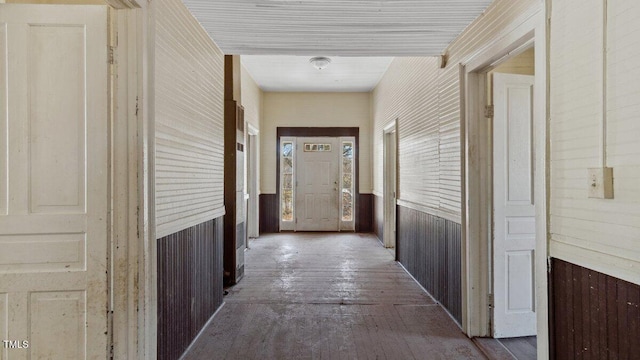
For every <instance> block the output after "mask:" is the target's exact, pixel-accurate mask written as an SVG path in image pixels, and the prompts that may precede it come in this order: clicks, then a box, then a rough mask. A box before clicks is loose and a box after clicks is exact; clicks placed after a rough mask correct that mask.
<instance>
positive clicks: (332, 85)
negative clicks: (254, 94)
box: [240, 55, 393, 92]
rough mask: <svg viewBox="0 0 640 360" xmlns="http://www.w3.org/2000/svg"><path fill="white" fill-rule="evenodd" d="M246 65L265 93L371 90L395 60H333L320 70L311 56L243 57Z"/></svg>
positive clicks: (337, 58) (369, 58)
mask: <svg viewBox="0 0 640 360" xmlns="http://www.w3.org/2000/svg"><path fill="white" fill-rule="evenodd" d="M240 58H241V61H242V65H244V67H245V68H246V69H247V71H248V72H249V73H250V74H251V77H252V78H253V79H254V80H255V81H256V83H257V84H258V86H260V88H261V89H262V90H264V91H292V92H295V91H305V92H314V91H335V92H340V91H354V92H357V91H360V92H362V91H364V92H367V91H371V90H373V88H374V87H375V86H376V85H377V84H378V81H380V78H382V75H384V73H385V71H387V68H388V67H389V64H391V61H392V60H393V58H391V57H331V64H329V66H327V67H326V68H325V69H322V70H318V69H316V68H315V67H313V65H311V64H310V63H309V59H310V56H291V55H287V56H277V55H251V56H241V57H240Z"/></svg>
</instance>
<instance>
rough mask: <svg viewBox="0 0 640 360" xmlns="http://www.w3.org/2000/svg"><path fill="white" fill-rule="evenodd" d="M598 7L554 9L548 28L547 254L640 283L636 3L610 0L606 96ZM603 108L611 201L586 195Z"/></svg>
mask: <svg viewBox="0 0 640 360" xmlns="http://www.w3.org/2000/svg"><path fill="white" fill-rule="evenodd" d="M603 4H604V2H603V1H600V0H588V1H581V0H567V1H559V2H554V5H553V8H552V19H562V21H557V22H554V23H553V26H551V52H550V64H551V67H550V72H551V74H550V76H551V79H552V81H551V89H550V92H551V93H550V99H551V102H550V107H551V121H550V131H549V134H550V141H551V153H550V156H551V164H550V167H551V185H550V186H551V189H550V192H551V201H550V213H551V214H550V215H551V218H550V225H551V228H550V230H551V242H550V254H551V256H554V257H558V258H561V259H563V260H566V261H570V262H572V263H575V264H578V265H581V266H585V267H589V268H591V269H593V270H596V271H600V272H603V273H605V274H608V275H611V276H615V277H618V278H621V279H624V280H627V281H631V282H633V283H636V284H640V186H638V184H639V183H640V142H639V141H638V139H640V122H638V112H639V111H640V96H639V95H640V82H638V79H640V63H639V62H638V60H637V55H638V54H640V38H638V36H637V34H638V32H639V31H640V23H638V21H637V19H638V17H640V3H638V2H633V1H608V8H607V11H606V13H607V18H608V19H607V24H608V26H607V29H606V30H607V34H608V36H607V50H608V56H607V59H606V60H607V66H606V99H605V97H604V96H603V94H604V93H605V92H604V91H603V90H604V88H603V84H604V81H603V69H604V65H603V64H604V63H603V61H604V57H603V52H602V46H603V30H604V26H603V24H604V8H603ZM584 24H590V25H589V26H588V27H585V26H584ZM605 100H606V102H604V101H605ZM605 107H606V124H607V126H606V127H607V129H606V140H607V141H606V143H607V144H606V150H607V156H606V162H607V166H609V167H612V168H613V176H614V199H610V200H603V199H590V198H588V184H589V182H588V175H587V169H588V168H595V167H600V166H602V165H601V151H600V147H601V146H602V145H601V144H602V135H601V123H602V118H603V111H604V108H605Z"/></svg>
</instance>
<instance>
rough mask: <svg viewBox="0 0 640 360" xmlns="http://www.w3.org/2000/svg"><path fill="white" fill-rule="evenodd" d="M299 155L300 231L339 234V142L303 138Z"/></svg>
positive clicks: (300, 141)
mask: <svg viewBox="0 0 640 360" xmlns="http://www.w3.org/2000/svg"><path fill="white" fill-rule="evenodd" d="M296 155H297V156H296V157H297V164H296V174H297V175H296V195H295V198H296V206H295V209H296V210H295V214H296V230H297V231H338V230H339V225H340V224H339V218H338V215H339V201H338V193H339V192H338V190H339V189H340V183H339V174H340V167H339V161H340V159H341V149H340V142H339V139H338V138H331V137H299V138H298V139H297V152H296Z"/></svg>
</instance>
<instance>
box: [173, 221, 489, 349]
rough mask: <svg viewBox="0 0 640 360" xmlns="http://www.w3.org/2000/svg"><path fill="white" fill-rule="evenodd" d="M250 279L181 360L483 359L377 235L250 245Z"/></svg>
mask: <svg viewBox="0 0 640 360" xmlns="http://www.w3.org/2000/svg"><path fill="white" fill-rule="evenodd" d="M245 256H246V258H245V264H246V275H245V278H244V279H243V280H242V281H241V282H240V283H239V284H238V285H236V286H235V287H233V288H230V289H228V290H229V294H228V295H227V296H225V298H224V300H225V305H224V306H223V307H222V308H221V309H220V310H219V311H218V313H217V314H216V315H215V317H214V318H213V320H212V321H211V322H210V323H209V324H208V326H207V327H206V328H205V329H204V330H203V332H202V334H201V335H200V337H199V338H198V339H197V340H196V341H195V342H194V344H193V346H192V347H191V349H189V351H188V352H187V353H186V355H185V357H184V359H482V358H484V357H483V355H482V354H481V353H480V352H479V350H478V349H477V348H476V347H475V345H474V344H473V342H471V341H470V340H469V339H468V338H467V337H466V336H465V335H464V334H463V333H462V332H461V330H460V329H459V327H458V326H457V325H456V324H455V323H454V322H453V320H452V319H451V318H450V317H449V315H448V314H447V313H446V312H445V311H444V310H443V308H442V307H440V306H439V305H438V304H437V303H435V302H434V300H433V299H432V298H431V297H430V296H429V295H428V294H426V293H425V292H424V291H423V290H422V289H421V288H420V287H419V286H418V285H417V284H416V283H415V282H414V281H413V279H411V277H410V276H409V275H407V273H405V272H404V270H403V269H402V268H401V267H400V265H399V264H398V263H396V262H395V261H394V256H393V253H392V252H391V251H390V250H387V249H385V248H383V247H382V246H381V244H380V242H379V241H378V240H377V238H376V237H375V236H374V235H370V234H354V233H348V234H345V233H342V234H328V233H306V234H300V233H296V234H293V233H289V234H272V235H266V236H262V237H260V238H258V239H255V240H252V241H250V243H249V250H247V251H246V254H245Z"/></svg>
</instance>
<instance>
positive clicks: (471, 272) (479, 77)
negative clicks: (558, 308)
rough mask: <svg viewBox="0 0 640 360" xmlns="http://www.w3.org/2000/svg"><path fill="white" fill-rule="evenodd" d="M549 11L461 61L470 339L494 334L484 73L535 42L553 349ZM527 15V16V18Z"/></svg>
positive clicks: (541, 340) (537, 164)
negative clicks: (549, 269) (490, 280)
mask: <svg viewBox="0 0 640 360" xmlns="http://www.w3.org/2000/svg"><path fill="white" fill-rule="evenodd" d="M548 12H549V11H548V9H547V8H546V6H545V4H544V3H541V4H540V6H539V7H537V8H535V9H532V11H531V13H528V14H523V16H522V17H521V18H519V19H518V20H517V21H514V22H513V23H512V24H511V25H509V26H507V28H506V29H505V30H504V31H503V32H501V34H499V35H500V36H497V37H496V38H495V39H494V40H492V41H490V42H488V43H487V44H486V46H485V47H483V49H482V50H481V51H479V52H477V53H474V54H472V55H471V56H469V58H466V59H463V60H462V61H461V62H460V67H459V70H460V84H461V95H462V96H461V116H462V119H461V137H462V139H463V140H462V146H461V158H462V164H463V166H462V182H463V184H462V189H463V195H462V204H463V211H462V258H463V264H462V267H463V268H462V274H463V276H462V294H463V295H462V328H463V331H464V332H465V333H466V334H467V335H468V336H470V337H475V336H490V334H491V332H490V318H491V317H490V312H489V294H490V283H489V270H490V269H489V256H490V253H489V239H490V229H491V220H490V219H491V217H490V213H491V207H490V201H489V199H488V198H487V194H488V193H489V194H490V191H491V187H490V183H489V182H488V181H487V178H488V177H489V176H490V167H489V166H487V164H490V159H489V157H490V155H491V153H490V151H489V150H488V149H490V147H489V146H490V142H489V141H490V137H489V132H488V130H489V129H488V127H487V126H486V121H484V110H485V109H484V107H485V104H486V103H487V101H486V96H487V94H486V82H485V77H486V76H485V74H484V73H485V72H486V71H487V69H489V68H491V66H495V65H496V64H497V63H499V62H501V61H502V60H504V59H505V58H507V57H509V56H510V55H512V53H513V52H514V51H517V50H518V49H522V47H523V46H526V45H527V43H531V42H533V43H534V46H535V73H536V83H535V85H534V88H535V94H534V120H533V122H534V129H533V134H534V149H535V150H534V151H535V153H536V158H535V160H534V169H535V170H534V171H535V179H534V189H535V190H534V191H535V197H534V202H535V204H536V250H535V251H536V254H537V256H536V259H535V269H536V270H535V277H536V281H535V287H536V313H537V335H538V336H537V342H538V344H537V349H538V353H539V354H548V353H549V336H548V334H549V327H548V290H547V258H548V250H547V243H548V188H549V183H548V180H547V174H548V171H549V169H548V162H547V156H548V138H547V133H548V116H549V110H548V103H549V99H548V83H549V74H548V66H547V50H548V38H547V34H548V25H547V21H546V20H547V14H548ZM525 15H526V16H525Z"/></svg>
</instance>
